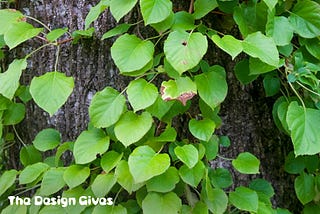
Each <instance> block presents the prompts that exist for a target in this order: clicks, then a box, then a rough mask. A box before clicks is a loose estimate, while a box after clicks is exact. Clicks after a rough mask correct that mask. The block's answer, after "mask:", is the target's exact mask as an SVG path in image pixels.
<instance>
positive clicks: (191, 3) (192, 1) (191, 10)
mask: <svg viewBox="0 0 320 214" xmlns="http://www.w3.org/2000/svg"><path fill="white" fill-rule="evenodd" d="M193 5H194V0H191V1H190V6H189V13H192V12H193Z"/></svg>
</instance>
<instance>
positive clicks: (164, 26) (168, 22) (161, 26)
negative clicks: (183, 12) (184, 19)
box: [151, 11, 174, 34]
mask: <svg viewBox="0 0 320 214" xmlns="http://www.w3.org/2000/svg"><path fill="white" fill-rule="evenodd" d="M173 23H174V13H173V12H172V11H171V12H170V15H169V16H168V17H167V18H166V19H165V20H163V21H161V22H158V23H154V24H151V27H153V28H154V29H155V30H156V31H157V32H158V33H159V34H162V33H164V32H166V31H167V30H168V29H170V28H171V27H172V25H173Z"/></svg>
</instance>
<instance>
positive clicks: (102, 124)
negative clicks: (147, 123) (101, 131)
mask: <svg viewBox="0 0 320 214" xmlns="http://www.w3.org/2000/svg"><path fill="white" fill-rule="evenodd" d="M125 109H126V98H125V97H124V96H123V95H121V94H120V93H119V92H118V91H117V90H115V89H113V88H111V87H106V88H105V89H103V90H102V91H100V92H98V93H96V94H95V95H94V96H93V98H92V101H91V104H90V107H89V115H90V119H91V121H92V123H93V125H94V126H95V127H97V128H106V127H109V126H111V125H113V124H115V123H116V122H117V121H118V120H119V118H120V116H121V115H122V113H123V112H124V110H125Z"/></svg>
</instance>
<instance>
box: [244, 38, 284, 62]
mask: <svg viewBox="0 0 320 214" xmlns="http://www.w3.org/2000/svg"><path fill="white" fill-rule="evenodd" d="M242 46H243V51H244V52H245V53H247V54H248V55H250V56H252V57H256V58H259V59H260V60H261V61H262V62H265V63H267V64H269V65H272V66H275V67H278V65H279V53H278V50H277V47H276V44H275V43H274V41H273V39H272V38H269V37H266V36H265V35H263V34H262V33H261V32H255V33H252V34H249V35H248V36H247V37H246V38H245V40H244V41H243V42H242Z"/></svg>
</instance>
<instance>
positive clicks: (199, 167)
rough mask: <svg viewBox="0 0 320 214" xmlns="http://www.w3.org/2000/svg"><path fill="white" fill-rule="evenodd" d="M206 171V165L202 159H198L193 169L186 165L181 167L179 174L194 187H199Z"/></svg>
mask: <svg viewBox="0 0 320 214" xmlns="http://www.w3.org/2000/svg"><path fill="white" fill-rule="evenodd" d="M204 172H205V166H204V164H203V162H202V161H198V163H197V164H196V165H195V166H194V167H193V168H191V169H190V168H189V167H187V166H186V165H183V166H181V167H180V168H179V175H180V177H181V178H182V180H183V181H184V182H186V183H187V184H189V185H191V186H193V187H197V186H198V185H199V183H200V181H201V179H202V178H203V176H204Z"/></svg>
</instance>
